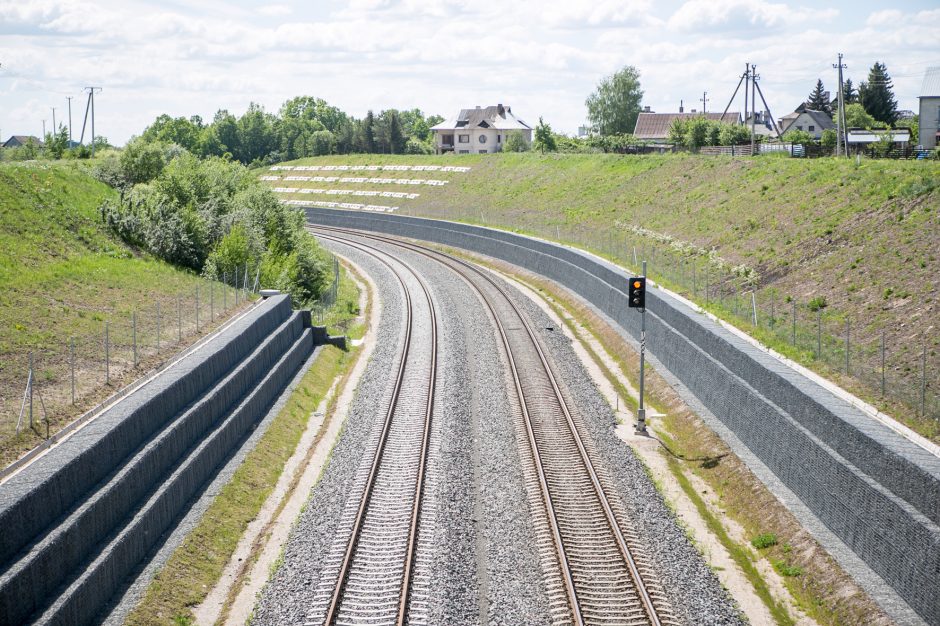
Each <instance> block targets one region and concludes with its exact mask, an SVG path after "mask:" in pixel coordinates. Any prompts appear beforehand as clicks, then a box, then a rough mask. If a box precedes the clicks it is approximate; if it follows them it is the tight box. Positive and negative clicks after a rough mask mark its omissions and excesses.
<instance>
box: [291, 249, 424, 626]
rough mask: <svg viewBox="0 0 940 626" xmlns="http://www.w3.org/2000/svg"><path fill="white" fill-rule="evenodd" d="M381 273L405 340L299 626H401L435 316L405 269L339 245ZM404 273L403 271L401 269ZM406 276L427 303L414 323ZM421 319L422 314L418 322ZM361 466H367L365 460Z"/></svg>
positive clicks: (414, 533)
mask: <svg viewBox="0 0 940 626" xmlns="http://www.w3.org/2000/svg"><path fill="white" fill-rule="evenodd" d="M338 241H340V242H341V243H343V244H344V245H348V246H350V247H353V248H357V249H359V250H361V251H362V252H365V253H366V254H369V255H371V256H373V257H374V258H376V259H377V260H378V261H379V262H380V263H382V264H383V265H385V266H386V267H387V268H388V269H389V270H390V271H391V272H392V274H393V275H394V276H395V278H396V279H397V280H398V282H399V284H400V285H401V287H402V292H403V294H404V310H405V336H404V340H403V345H402V349H401V353H400V358H399V362H398V367H397V370H396V374H395V378H394V384H393V388H392V394H391V398H390V400H389V404H388V408H387V410H386V411H385V417H384V420H383V422H382V425H381V430H380V432H379V436H378V438H377V440H376V441H375V442H374V450H372V454H371V462H369V463H368V464H363V465H362V466H361V467H360V471H359V472H358V473H357V476H356V478H355V479H354V487H353V489H354V491H353V498H352V499H351V501H352V502H357V503H358V504H355V505H354V506H353V507H347V510H346V511H345V512H344V514H343V517H342V518H341V520H340V529H341V530H340V531H338V533H337V543H335V544H334V550H333V553H331V555H330V557H328V558H327V563H326V567H325V568H324V572H330V571H332V572H333V575H334V576H335V578H332V577H331V576H329V575H327V576H325V577H324V578H323V579H321V581H320V585H319V586H318V588H317V591H316V593H315V596H314V601H313V604H312V606H311V609H310V611H309V612H308V616H307V620H306V621H305V624H310V625H314V624H316V625H320V624H326V625H332V624H392V623H394V624H399V625H401V624H404V623H405V621H406V619H407V615H408V610H409V596H410V594H409V591H410V588H411V583H412V574H413V570H414V562H415V550H416V545H417V541H418V527H419V519H420V513H421V504H422V495H423V492H424V483H425V473H426V467H427V457H428V448H429V441H430V437H431V420H432V413H433V409H434V391H435V385H436V377H437V343H438V341H437V313H436V309H435V306H434V302H433V300H432V298H431V294H430V291H429V290H428V287H427V285H426V284H425V282H424V281H423V280H422V279H421V277H419V276H418V274H417V273H416V272H415V271H414V270H412V269H411V268H410V267H409V266H407V265H406V264H404V263H402V262H401V261H398V260H394V259H390V256H389V255H388V254H387V253H386V252H383V251H380V250H378V249H376V248H374V247H372V246H368V245H366V244H362V243H357V242H350V241H342V240H338ZM402 268H403V269H402ZM405 271H407V272H408V273H409V274H410V275H411V277H412V278H413V281H414V283H416V284H417V286H418V287H417V288H419V289H420V291H421V294H423V296H424V300H425V301H426V303H427V312H426V319H423V320H416V319H415V315H414V314H415V311H416V305H415V303H414V301H413V298H412V291H413V290H416V288H415V287H414V286H413V285H412V286H409V284H408V283H409V282H410V281H409V280H408V276H407V275H406V274H405ZM421 315H422V316H424V315H425V314H424V313H423V312H422V314H421ZM365 458H369V457H368V454H367V455H366V457H365Z"/></svg>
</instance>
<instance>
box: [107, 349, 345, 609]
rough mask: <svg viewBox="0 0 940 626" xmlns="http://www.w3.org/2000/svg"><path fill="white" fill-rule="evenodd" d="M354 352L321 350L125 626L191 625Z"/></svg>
mask: <svg viewBox="0 0 940 626" xmlns="http://www.w3.org/2000/svg"><path fill="white" fill-rule="evenodd" d="M355 354H356V353H355V352H353V353H345V352H342V351H340V350H339V349H337V348H334V347H332V346H324V348H323V351H322V352H321V353H320V355H319V356H318V357H317V359H316V360H315V361H314V363H313V365H312V366H311V368H310V369H309V370H308V371H307V373H306V374H305V375H304V377H303V379H302V380H301V383H300V385H298V387H297V388H296V389H295V390H294V392H293V393H292V394H291V396H290V399H289V400H288V402H287V404H286V405H285V407H284V408H283V409H282V410H281V411H280V413H278V415H277V416H276V417H275V418H274V421H272V422H271V425H270V426H269V427H268V430H267V431H266V432H265V433H264V435H263V436H262V437H261V440H260V441H259V442H258V444H257V446H255V448H254V449H253V450H252V451H251V452H250V453H249V454H248V456H247V457H246V459H245V461H244V462H243V463H242V465H241V466H240V467H239V468H238V470H237V471H236V472H235V474H234V475H233V476H232V479H231V480H230V481H229V482H228V484H226V485H225V487H223V489H222V491H221V492H220V494H219V495H218V496H217V497H216V499H215V500H214V501H213V502H212V504H211V505H210V507H209V509H208V510H207V511H206V513H205V514H204V515H203V517H202V520H201V521H200V522H199V525H198V526H197V527H196V528H195V529H194V530H193V531H192V532H190V533H189V535H187V537H186V539H185V540H184V541H183V543H182V544H181V545H180V546H179V547H178V548H177V549H176V551H175V552H174V553H173V555H172V556H171V557H170V560H169V561H168V562H167V564H166V565H165V566H164V567H163V569H162V570H161V571H160V572H159V573H158V574H157V575H156V576H155V577H154V579H153V581H152V582H151V584H150V586H149V587H148V588H147V591H146V594H145V595H144V598H143V600H141V602H140V604H139V605H138V606H137V607H135V609H134V611H133V612H132V613H131V614H130V615H129V616H128V618H127V620H126V622H125V623H126V624H129V625H135V624H165V623H168V622H171V621H173V622H175V623H179V624H189V623H192V620H193V615H192V608H193V607H194V606H196V605H197V604H199V603H200V602H201V601H202V600H203V599H205V597H206V595H207V594H208V592H209V590H210V589H211V588H212V586H213V585H214V584H215V583H216V581H218V579H219V577H220V576H221V575H222V570H223V569H224V567H225V564H226V563H227V562H228V559H229V558H230V557H231V555H232V553H233V552H234V551H235V548H236V546H237V545H238V541H239V539H240V538H241V536H242V534H243V533H244V532H245V529H246V528H247V526H248V523H249V522H250V521H251V520H253V519H254V518H255V516H256V515H257V514H258V511H259V510H260V509H261V506H262V505H263V504H264V501H265V500H266V499H267V498H268V496H269V495H270V494H271V492H272V490H273V489H274V486H275V485H276V484H277V481H278V479H279V477H280V475H281V473H282V471H283V468H284V464H285V463H286V462H287V460H288V458H290V456H291V455H292V454H293V452H294V450H295V448H296V447H297V444H298V442H299V441H300V437H301V435H302V434H303V432H304V430H305V429H306V427H307V422H308V420H309V419H310V414H311V413H312V412H313V411H314V410H315V409H316V407H317V406H318V405H319V404H320V402H321V400H322V399H323V397H324V395H325V394H326V392H327V391H328V390H329V388H330V385H331V384H332V383H333V380H334V379H335V378H336V377H337V376H339V375H341V374H342V373H343V372H345V371H347V370H348V369H349V367H350V366H351V365H352V363H353V362H354V360H355Z"/></svg>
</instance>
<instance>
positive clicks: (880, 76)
mask: <svg viewBox="0 0 940 626" xmlns="http://www.w3.org/2000/svg"><path fill="white" fill-rule="evenodd" d="M892 90H893V85H892V84H891V77H890V76H888V68H887V67H885V65H884V64H883V63H878V62H875V64H874V65H873V66H872V68H871V70H869V71H868V81H867V82H864V83H862V85H861V87H859V90H858V97H859V102H861V103H862V106H863V107H865V111H867V112H868V114H869V115H871V116H872V117H873V118H875V119H876V120H878V121H879V122H884V123H885V124H887V125H888V126H891V125H892V124H894V123H895V122H896V121H897V119H898V101H897V99H896V98H895V97H894V92H893V91H892Z"/></svg>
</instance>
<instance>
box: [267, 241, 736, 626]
mask: <svg viewBox="0 0 940 626" xmlns="http://www.w3.org/2000/svg"><path fill="white" fill-rule="evenodd" d="M367 243H368V244H369V245H371V246H375V247H378V248H381V249H384V250H388V251H389V252H391V253H392V254H393V255H394V256H396V257H399V258H401V259H403V260H405V262H407V263H408V264H409V265H411V266H412V267H413V268H414V269H415V270H416V271H417V272H418V273H419V275H421V276H422V277H423V278H424V279H425V281H426V282H427V283H428V285H429V287H430V289H431V291H432V298H433V299H434V301H435V304H436V305H437V307H438V316H439V324H440V335H439V340H440V344H439V353H438V358H439V370H438V386H437V392H436V401H435V406H436V413H435V416H434V419H435V420H437V421H436V423H435V434H434V436H433V438H432V441H433V443H434V445H433V446H432V450H431V451H430V456H429V460H428V468H429V473H430V476H429V479H430V480H429V483H428V484H429V488H428V489H426V491H425V496H424V497H425V503H424V506H423V508H422V516H423V517H422V519H428V520H431V523H432V528H431V530H430V531H428V530H427V529H426V528H425V527H422V535H421V540H422V542H420V543H419V553H418V555H417V558H416V560H415V563H416V565H415V580H416V581H417V580H422V581H430V584H423V585H422V593H423V594H424V595H423V596H422V598H421V600H420V601H421V606H422V613H423V615H424V617H425V618H426V620H427V623H430V624H456V625H463V624H481V623H486V624H505V625H506V626H509V625H518V624H526V625H534V626H542V625H547V624H549V623H550V618H549V612H548V599H547V597H546V593H545V589H544V585H543V582H542V572H541V569H540V565H539V562H540V561H539V554H538V550H537V544H536V539H535V533H534V531H533V529H532V526H531V517H530V512H529V509H528V506H529V505H528V501H527V498H526V491H525V485H524V483H523V478H522V476H523V473H522V468H521V467H520V459H519V456H518V452H517V450H518V448H517V442H516V434H515V432H514V427H513V422H512V419H511V417H510V416H511V411H510V407H511V406H512V405H511V404H510V396H509V393H510V390H509V389H508V388H507V378H506V376H505V373H504V372H505V367H506V363H505V361H504V358H503V356H502V349H501V346H500V344H499V343H498V341H497V336H496V332H495V329H494V328H493V325H492V322H491V320H490V318H489V316H488V313H487V312H486V310H485V308H484V306H483V304H482V303H481V302H480V300H479V299H478V297H477V296H476V294H475V292H474V291H473V290H472V288H470V287H469V286H468V285H467V284H466V283H465V282H464V281H463V280H462V279H459V278H457V277H456V275H455V274H454V273H453V272H452V271H451V270H449V269H447V268H444V267H442V266H441V265H440V264H438V263H437V262H436V261H432V260H429V259H427V258H425V257H423V256H421V255H418V254H416V253H413V252H404V251H402V250H400V249H398V248H391V247H389V246H387V245H386V244H379V243H376V242H374V241H368V242H367ZM327 245H328V247H330V248H332V249H333V250H334V251H336V252H337V253H339V254H342V255H343V256H346V257H348V258H350V259H351V260H352V261H353V262H354V263H356V264H357V265H358V266H359V267H361V268H363V269H364V270H365V271H366V272H367V273H369V274H370V275H371V276H372V277H373V278H374V280H375V283H376V284H377V285H378V287H379V291H380V293H379V294H378V295H379V298H378V299H379V301H380V302H381V306H382V307H383V310H382V318H381V319H382V321H381V324H380V327H379V328H378V331H377V342H378V343H377V346H376V350H375V352H374V353H373V356H372V359H371V362H370V363H369V365H368V367H367V368H366V371H365V373H364V375H363V377H362V379H361V380H360V382H359V385H358V388H357V392H356V396H355V399H354V400H353V403H352V405H351V407H350V411H349V415H348V418H347V420H346V423H345V425H344V428H343V430H342V432H341V435H340V438H339V440H338V441H337V443H336V445H335V447H334V449H333V451H332V454H331V457H330V460H329V462H328V464H327V466H326V467H325V468H324V471H323V475H322V477H321V479H320V481H319V482H318V483H317V485H316V486H315V487H314V488H313V490H312V491H311V495H310V499H309V501H308V503H307V506H306V507H305V509H304V512H303V513H302V515H301V516H300V518H299V519H298V520H297V522H296V524H295V527H294V529H293V530H292V532H291V536H290V538H289V540H288V542H287V545H286V547H285V550H284V554H283V559H282V563H281V565H280V566H279V567H278V569H277V570H276V571H275V572H274V573H273V575H272V577H271V579H270V580H269V582H268V584H267V585H266V586H265V588H264V591H263V592H262V594H261V598H260V600H259V602H258V605H257V606H256V608H255V611H254V615H253V619H252V622H251V623H252V624H262V625H269V624H270V625H274V624H287V623H292V624H297V623H303V621H304V617H305V616H306V609H307V607H308V606H309V605H310V603H311V600H312V597H313V592H314V590H315V589H316V586H317V582H318V580H319V578H320V576H321V567H322V561H323V557H324V555H326V554H327V553H328V551H329V550H330V547H331V545H332V543H333V541H334V538H335V537H334V535H335V532H336V528H337V526H338V520H339V517H340V515H341V513H342V511H343V508H344V506H345V504H346V499H347V494H348V493H349V491H350V487H351V483H352V480H353V477H354V475H355V473H356V469H357V468H358V466H359V464H360V462H361V457H362V454H363V451H364V450H365V449H366V447H367V446H366V444H367V441H368V438H369V437H371V436H373V435H374V431H375V428H374V426H375V423H376V421H377V420H379V419H381V417H382V409H383V407H384V406H385V402H386V401H387V400H386V399H387V397H388V396H389V394H390V393H391V388H392V383H393V380H392V378H393V374H394V371H395V367H394V364H395V363H396V362H397V358H398V354H399V351H400V349H401V341H402V338H403V335H402V330H403V310H402V307H403V302H402V298H401V294H400V291H399V289H400V288H399V286H398V282H397V280H396V279H395V278H394V277H393V276H392V275H391V273H390V272H389V270H388V269H387V268H386V267H385V266H384V265H383V264H381V263H380V262H378V261H376V260H375V259H374V258H372V257H371V256H370V255H368V254H365V253H363V252H361V251H358V250H355V249H353V248H350V247H348V246H343V245H340V244H333V243H328V244H327ZM507 291H508V292H509V293H510V294H511V296H512V297H513V299H514V300H515V301H516V303H517V304H518V305H520V308H521V309H522V310H523V311H524V312H525V313H526V315H527V316H528V317H529V319H530V321H531V323H532V325H533V327H534V328H536V329H538V333H539V334H540V338H541V339H542V340H543V345H544V346H545V347H546V348H547V349H548V354H549V356H550V358H551V359H552V361H553V365H554V367H555V371H556V373H557V374H558V375H559V378H560V380H561V381H562V384H563V385H564V387H565V392H566V395H567V397H568V398H571V399H573V400H574V402H575V404H576V407H575V410H577V411H578V412H579V413H580V415H581V416H582V422H583V424H585V425H586V428H587V430H588V434H589V436H590V437H592V439H593V442H594V447H595V449H596V450H597V452H598V453H599V455H600V458H599V459H596V460H595V462H596V463H603V464H605V465H606V468H607V470H608V473H609V475H610V476H611V478H612V480H613V482H614V484H615V486H616V487H617V489H618V491H619V495H620V497H621V498H622V501H623V504H624V507H625V509H626V511H627V513H628V514H629V515H630V517H631V519H632V520H633V522H634V523H635V524H636V525H637V528H638V529H639V534H640V536H641V537H643V538H644V540H645V542H646V547H647V554H648V556H649V557H650V560H651V562H653V563H655V564H656V566H657V567H658V568H659V570H658V571H659V579H660V582H661V583H662V585H663V587H664V590H665V591H666V593H667V595H668V597H669V598H670V602H671V604H672V607H673V610H674V612H675V615H676V617H677V618H679V619H680V620H681V621H682V623H684V624H709V625H732V624H743V623H746V621H745V620H744V618H743V617H742V616H741V614H740V612H739V611H738V609H737V607H736V606H735V604H734V602H733V600H732V599H731V598H730V597H729V595H728V594H727V592H725V591H724V589H723V588H722V587H721V584H720V583H719V581H718V579H717V577H716V576H715V575H714V574H713V573H712V571H711V570H710V569H709V568H708V566H707V565H706V564H705V562H704V561H703V560H702V558H701V556H700V555H699V554H698V552H697V551H696V550H695V548H694V547H693V546H692V545H691V544H690V543H689V541H688V539H687V538H686V536H685V534H684V532H683V531H682V529H681V527H680V526H679V524H678V522H677V521H676V519H675V517H674V515H673V514H672V512H671V511H670V510H669V508H668V507H667V506H666V504H665V502H664V501H663V499H662V497H661V496H660V494H659V493H658V492H657V491H656V489H655V487H654V486H653V484H652V482H651V481H650V479H649V477H648V476H647V474H646V472H645V470H644V468H643V466H642V464H641V462H640V461H639V460H638V459H637V457H636V456H635V455H634V454H633V452H632V450H631V449H630V448H629V446H627V445H626V444H624V443H623V442H622V441H621V440H619V439H618V438H617V436H616V434H615V432H614V428H615V427H616V420H615V417H614V414H613V411H612V410H611V408H610V406H609V405H608V404H607V402H606V401H605V400H604V398H603V397H602V396H601V394H600V393H599V392H598V390H597V389H596V388H595V386H594V384H593V381H592V380H591V378H590V376H589V375H588V373H587V372H586V371H585V370H584V368H583V367H582V365H581V363H580V362H579V361H578V358H577V356H576V355H575V353H574V351H573V350H572V348H571V345H570V343H569V340H568V339H567V338H566V337H565V335H564V334H563V333H562V332H561V331H560V330H557V329H555V330H548V328H549V327H551V326H553V323H552V321H551V320H550V319H549V318H548V317H547V316H546V315H545V314H544V313H543V312H542V310H541V309H539V308H538V306H537V305H535V304H534V303H532V302H531V301H529V300H528V299H527V298H526V297H525V296H523V295H522V294H520V293H519V292H518V291H517V290H516V289H515V288H513V287H512V286H509V285H507ZM425 512H427V515H425ZM429 532H430V535H431V537H432V538H431V540H430V541H429V542H428V541H425V540H426V538H427V537H428V533H429ZM428 545H430V546H431V549H428V547H427V546H428ZM422 549H423V550H425V552H424V553H422ZM417 587H418V585H417V582H416V587H415V588H416V589H417ZM422 621H423V620H422Z"/></svg>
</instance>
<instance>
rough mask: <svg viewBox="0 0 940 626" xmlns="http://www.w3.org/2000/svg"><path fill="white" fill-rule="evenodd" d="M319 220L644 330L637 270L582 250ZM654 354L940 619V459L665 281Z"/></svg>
mask: <svg viewBox="0 0 940 626" xmlns="http://www.w3.org/2000/svg"><path fill="white" fill-rule="evenodd" d="M307 217H308V221H309V222H311V223H315V224H324V225H332V226H345V227H352V228H361V229H364V230H372V231H378V232H384V233H388V234H395V235H403V236H407V237H413V238H417V239H423V240H426V241H433V242H438V243H442V244H446V245H450V246H455V247H460V248H464V249H467V250H472V251H475V252H480V253H482V254H486V255H490V256H493V257H495V258H499V259H502V260H505V261H508V262H510V263H513V264H515V265H518V266H520V267H524V268H526V269H528V270H531V271H534V272H537V273H539V274H542V275H544V276H546V277H548V278H550V279H552V280H555V281H557V282H558V283H560V284H562V285H564V286H566V287H568V288H569V289H571V290H572V291H574V292H575V293H578V294H579V295H581V296H582V297H584V298H585V299H586V300H587V301H589V302H591V303H592V304H593V305H594V306H596V307H597V308H598V309H600V310H601V311H603V312H604V313H606V314H607V315H608V316H610V317H611V318H612V319H614V320H615V321H616V322H617V323H618V324H619V325H620V326H621V328H622V329H623V330H625V331H626V332H627V333H629V334H630V335H632V336H633V337H638V336H639V315H638V314H637V313H636V312H635V311H631V310H629V309H628V307H627V302H626V294H625V287H626V280H627V275H626V274H624V273H623V272H622V271H621V270H619V269H618V268H616V267H614V266H612V265H610V264H608V263H606V262H605V261H603V260H600V259H598V258H595V257H593V256H590V255H587V254H584V253H581V252H579V251H577V250H573V249H570V248H565V247H562V246H556V245H554V244H550V243H547V242H543V241H538V240H534V239H530V238H528V237H524V236H520V235H515V234H512V233H508V232H505V231H497V230H491V229H487V228H482V227H476V226H469V225H465V224H454V223H450V222H443V221H438V220H428V219H422V218H409V217H405V216H396V215H381V214H369V213H357V212H351V211H337V210H329V209H307ZM647 311H648V317H647V331H648V342H647V345H648V347H649V350H650V351H651V352H652V353H653V354H654V355H655V356H656V357H657V358H658V360H659V361H660V362H661V363H662V364H663V365H664V366H665V367H667V368H668V369H669V370H670V371H671V372H672V373H673V374H674V375H675V376H676V377H677V378H678V379H679V380H680V381H682V383H683V384H684V385H685V386H686V387H687V388H688V389H689V390H690V391H691V392H692V393H693V394H695V395H696V397H697V398H698V399H699V400H700V401H701V402H702V404H703V405H704V406H705V407H706V408H707V409H708V410H709V411H711V412H712V413H713V414H714V415H715V416H717V417H718V419H720V420H721V421H722V422H723V423H724V424H725V425H727V426H728V427H729V428H730V429H731V430H732V431H733V432H734V433H735V434H736V435H737V437H738V438H739V439H740V440H741V441H742V442H743V443H744V444H745V445H746V446H747V447H748V448H749V449H750V450H751V451H752V452H753V453H754V454H755V455H756V456H757V457H758V458H759V459H760V460H761V461H762V462H763V463H764V464H765V465H766V466H767V467H768V468H770V469H771V471H773V472H774V473H775V474H776V476H777V477H778V478H779V479H780V480H781V481H782V482H783V483H784V484H785V485H786V486H787V487H788V488H789V489H790V490H792V491H793V492H794V493H795V494H796V495H797V496H798V497H799V498H800V499H801V500H802V501H803V502H804V503H805V504H806V505H807V507H809V509H810V510H811V511H813V513H814V514H815V515H816V517H817V518H818V519H819V520H820V521H822V522H823V523H824V524H825V525H826V526H827V527H828V528H829V529H830V530H831V531H832V532H833V533H835V534H836V535H837V536H838V537H839V538H840V539H841V540H842V541H843V542H844V543H845V544H846V545H847V546H849V547H850V548H851V549H852V550H853V551H854V552H855V553H856V554H857V555H858V556H859V557H860V558H861V559H862V560H864V561H865V563H867V564H868V566H869V567H871V569H872V570H873V571H874V572H876V573H877V574H878V575H880V576H881V577H882V578H884V579H885V580H886V581H887V582H888V583H889V584H890V585H891V586H892V587H893V588H894V589H895V590H896V591H897V592H898V594H899V595H900V596H901V597H902V598H904V600H905V601H906V602H907V603H908V604H909V605H910V606H911V607H912V608H913V609H914V610H915V611H916V612H917V613H918V614H919V615H920V616H922V617H923V618H924V619H925V620H926V621H927V622H928V623H940V582H938V581H940V528H938V522H940V459H938V458H937V457H935V456H933V455H932V454H930V453H929V452H927V451H925V450H923V449H922V448H920V447H918V446H916V445H915V444H913V443H912V442H910V441H908V440H906V439H904V438H903V437H901V436H900V435H898V434H897V433H895V432H894V431H892V430H891V429H889V428H888V427H886V426H885V425H883V424H881V423H879V422H876V421H875V420H872V419H871V418H869V417H868V416H866V415H864V414H863V413H861V412H860V411H859V410H858V409H856V408H855V407H853V406H852V405H850V404H848V403H847V402H845V401H844V400H842V399H840V398H838V397H837V396H834V395H833V394H832V393H830V392H828V391H827V390H825V389H824V388H822V387H820V386H819V385H818V384H816V383H814V382H812V381H811V380H809V379H807V378H805V377H803V376H802V375H800V374H798V373H797V372H796V371H794V370H792V369H790V368H788V367H786V366H785V365H784V364H782V363H780V362H779V361H777V360H776V359H774V358H773V357H771V356H770V355H767V354H766V353H764V352H762V351H761V350H759V349H757V348H755V347H754V346H753V345H751V344H750V343H748V342H746V341H744V340H743V339H741V338H739V337H737V336H735V335H734V334H732V333H730V332H728V331H727V330H725V329H724V328H722V327H721V326H720V325H719V324H716V323H715V322H712V321H711V320H710V319H708V318H707V317H706V316H704V315H702V314H700V313H697V312H695V311H694V310H692V309H690V308H689V307H687V306H685V305H684V304H682V303H681V302H679V301H678V300H675V299H674V298H672V297H670V296H668V295H667V294H665V293H664V292H662V291H660V290H658V289H655V288H654V289H651V290H650V291H649V292H648V293H647Z"/></svg>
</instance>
